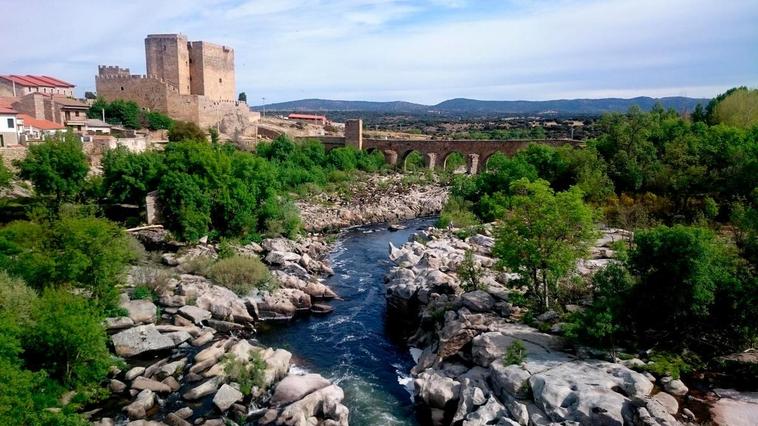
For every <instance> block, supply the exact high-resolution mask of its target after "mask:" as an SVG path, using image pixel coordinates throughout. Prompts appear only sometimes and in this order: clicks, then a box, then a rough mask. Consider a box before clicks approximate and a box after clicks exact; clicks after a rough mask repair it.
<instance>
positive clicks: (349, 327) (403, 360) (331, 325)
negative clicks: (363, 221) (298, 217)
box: [257, 219, 434, 426]
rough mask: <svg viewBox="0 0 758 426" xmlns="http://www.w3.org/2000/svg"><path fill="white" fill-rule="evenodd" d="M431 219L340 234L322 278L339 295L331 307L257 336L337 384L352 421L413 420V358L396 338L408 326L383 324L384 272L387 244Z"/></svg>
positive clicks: (360, 425)
mask: <svg viewBox="0 0 758 426" xmlns="http://www.w3.org/2000/svg"><path fill="white" fill-rule="evenodd" d="M433 222H434V220H433V219H416V220H411V221H408V222H405V223H404V225H406V226H407V228H406V229H403V230H400V231H396V232H390V231H388V230H387V227H386V225H385V226H367V227H361V228H355V229H352V230H349V231H347V232H345V233H343V234H342V235H341V236H340V239H339V241H338V242H337V244H336V245H335V248H334V250H333V251H332V253H331V255H330V260H331V263H332V267H333V268H334V272H335V275H334V276H332V277H330V278H328V279H327V280H326V283H327V284H328V285H329V286H330V287H331V288H332V289H333V290H334V291H335V292H337V294H339V295H340V297H341V298H342V299H343V300H335V301H333V302H332V303H331V305H332V306H333V307H334V308H335V310H334V312H333V313H331V314H330V315H329V316H326V317H319V316H309V317H303V318H298V319H296V320H294V321H293V322H290V323H288V324H284V325H281V326H271V327H268V329H267V330H261V333H259V334H258V336H257V339H258V341H260V342H261V343H262V344H265V345H267V346H273V347H279V348H284V349H287V350H289V351H290V352H292V354H293V359H294V363H295V365H296V366H297V367H298V368H302V369H305V370H307V371H309V372H314V373H319V374H321V375H323V376H324V377H327V378H329V379H331V380H333V381H335V382H337V383H338V384H339V385H340V386H341V387H342V389H344V391H345V401H344V404H345V405H346V406H347V407H348V408H349V409H350V424H351V425H357V426H364V425H417V424H418V422H417V420H416V417H415V414H414V410H413V401H412V400H411V394H410V392H409V389H408V386H410V385H411V382H410V375H409V371H410V369H411V368H412V367H413V359H412V358H411V356H410V353H409V352H408V348H407V347H406V346H405V345H404V344H403V342H402V339H401V338H400V336H402V335H404V334H406V333H407V331H408V330H395V329H388V327H386V315H385V314H386V306H387V305H386V301H385V298H384V275H385V274H386V273H387V271H389V269H390V267H391V264H390V262H389V260H388V257H387V247H388V243H389V242H392V243H393V244H395V245H396V246H399V245H401V244H403V243H405V242H407V241H408V237H409V236H410V235H411V234H412V233H413V232H416V230H418V229H419V228H425V227H427V226H430V225H431V224H432V223H433Z"/></svg>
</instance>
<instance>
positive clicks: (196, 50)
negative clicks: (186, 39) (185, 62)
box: [189, 41, 236, 100]
mask: <svg viewBox="0 0 758 426" xmlns="http://www.w3.org/2000/svg"><path fill="white" fill-rule="evenodd" d="M189 56H190V75H191V76H192V81H191V87H192V93H193V94H196V95H203V96H206V97H208V98H211V99H218V100H233V99H236V97H235V87H236V85H235V80H234V50H232V49H230V48H228V47H226V46H219V45H217V44H213V43H207V42H204V41H193V42H191V43H190V44H189Z"/></svg>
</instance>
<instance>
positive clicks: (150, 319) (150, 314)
mask: <svg viewBox="0 0 758 426" xmlns="http://www.w3.org/2000/svg"><path fill="white" fill-rule="evenodd" d="M119 306H120V307H122V308H124V309H126V311H127V313H128V314H127V315H128V317H129V318H131V320H132V321H134V323H135V324H149V323H154V322H155V321H157V320H158V308H157V307H156V306H155V304H154V303H153V302H151V301H149V300H130V301H128V302H123V303H121V304H120V305H119Z"/></svg>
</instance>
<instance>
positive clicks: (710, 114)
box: [705, 86, 747, 125]
mask: <svg viewBox="0 0 758 426" xmlns="http://www.w3.org/2000/svg"><path fill="white" fill-rule="evenodd" d="M741 90H747V87H746V86H740V87H732V88H731V89H729V90H727V91H726V92H724V93H720V94H719V95H718V96H716V97H715V98H713V99H711V100H710V102H708V105H706V106H705V117H706V122H707V123H708V124H711V125H714V124H718V120H717V119H716V107H717V106H718V105H719V104H720V103H721V102H722V101H723V100H724V99H726V98H727V97H728V96H729V95H731V94H732V93H734V92H737V91H741Z"/></svg>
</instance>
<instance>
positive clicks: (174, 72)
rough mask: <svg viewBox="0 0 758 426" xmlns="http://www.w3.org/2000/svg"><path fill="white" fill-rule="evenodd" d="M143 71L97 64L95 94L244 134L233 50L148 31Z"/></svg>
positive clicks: (246, 114)
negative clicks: (144, 68)
mask: <svg viewBox="0 0 758 426" xmlns="http://www.w3.org/2000/svg"><path fill="white" fill-rule="evenodd" d="M145 62H146V70H147V71H146V74H145V75H132V74H131V72H130V71H129V69H128V68H121V67H118V66H104V65H101V66H99V67H98V75H97V76H96V77H95V83H96V87H97V95H98V96H99V97H102V98H104V99H105V100H107V101H113V100H116V99H124V100H129V101H134V102H136V103H137V104H138V105H140V106H141V107H142V108H145V109H147V110H150V111H158V112H162V113H164V114H167V115H168V116H170V117H171V118H173V119H176V120H184V121H192V122H194V123H196V124H198V125H199V126H201V127H204V128H207V127H211V126H219V128H220V129H221V131H222V132H224V133H226V134H233V133H244V131H245V130H246V128H248V127H249V126H250V121H251V118H254V117H256V115H254V114H251V113H250V109H249V107H248V105H247V103H246V102H244V101H239V100H237V97H236V86H235V70H234V49H232V48H230V47H228V46H221V45H217V44H213V43H209V42H206V41H191V42H190V41H188V40H187V37H186V36H185V35H183V34H150V35H148V36H147V38H145Z"/></svg>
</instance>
